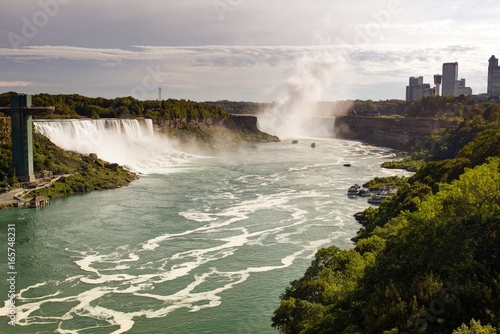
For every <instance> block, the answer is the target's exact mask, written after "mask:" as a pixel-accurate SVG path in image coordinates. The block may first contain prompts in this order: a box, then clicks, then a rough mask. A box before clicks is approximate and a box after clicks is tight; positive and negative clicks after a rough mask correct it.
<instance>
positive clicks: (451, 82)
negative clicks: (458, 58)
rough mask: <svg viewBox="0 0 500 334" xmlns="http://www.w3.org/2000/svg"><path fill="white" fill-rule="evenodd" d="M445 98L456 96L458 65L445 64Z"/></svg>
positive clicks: (443, 93)
mask: <svg viewBox="0 0 500 334" xmlns="http://www.w3.org/2000/svg"><path fill="white" fill-rule="evenodd" d="M442 79H443V92H442V95H443V96H447V95H450V96H455V95H456V94H455V82H456V81H457V79H458V63H457V62H455V63H444V64H443V77H442Z"/></svg>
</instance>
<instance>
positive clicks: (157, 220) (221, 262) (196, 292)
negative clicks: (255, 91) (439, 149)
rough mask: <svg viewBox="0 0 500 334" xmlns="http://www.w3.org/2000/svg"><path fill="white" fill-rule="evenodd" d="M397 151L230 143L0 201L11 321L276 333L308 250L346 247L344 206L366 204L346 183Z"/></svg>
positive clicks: (79, 327) (337, 144) (1, 286)
mask: <svg viewBox="0 0 500 334" xmlns="http://www.w3.org/2000/svg"><path fill="white" fill-rule="evenodd" d="M313 141H314V142H315V143H316V148H311V146H310V144H311V142H313ZM397 156H398V154H397V153H396V152H395V151H392V150H389V149H385V148H378V147H373V146H368V145H364V144H362V143H360V142H356V141H344V140H337V139H314V140H313V139H299V143H298V144H296V145H293V144H291V141H289V140H287V141H284V142H281V143H268V144H258V145H243V146H239V147H235V148H232V149H229V150H226V151H224V152H220V153H217V154H214V155H212V156H207V157H195V156H193V157H190V158H188V159H185V161H184V160H183V161H182V162H181V163H178V164H176V165H173V166H171V167H169V168H168V169H165V170H163V171H162V172H159V173H158V172H156V173H154V172H153V173H149V174H147V175H142V176H141V178H140V179H139V180H137V181H134V182H132V183H131V184H130V185H129V186H128V187H124V188H121V189H116V190H107V191H99V192H92V193H89V194H84V195H77V196H71V197H67V198H64V199H59V200H54V201H52V202H51V205H50V206H48V207H45V208H41V209H29V210H28V209H24V210H20V209H19V210H18V209H13V210H8V211H3V212H0V240H2V241H1V243H0V245H1V248H2V250H1V252H0V253H1V254H2V256H1V257H0V265H1V268H2V272H1V274H2V275H3V277H2V280H0V281H1V283H0V292H1V294H0V296H1V297H2V300H4V301H5V300H6V299H7V290H8V288H9V286H8V284H7V280H6V279H4V278H8V276H7V272H8V269H7V262H8V260H7V257H6V253H7V243H6V241H7V240H8V239H7V231H8V225H9V224H13V225H15V234H16V241H15V255H16V256H15V270H16V282H15V288H16V292H17V296H16V298H15V301H16V311H17V325H16V328H15V331H12V332H13V333H14V332H15V333H30V334H33V333H54V332H56V333H97V334H98V333H277V332H276V331H275V330H274V329H273V328H271V320H270V318H271V316H272V314H273V311H274V309H276V307H277V306H278V305H279V296H280V294H281V293H283V292H284V289H285V288H286V287H287V286H288V284H289V282H290V281H291V280H293V279H298V278H300V277H301V276H302V274H303V273H304V271H305V270H306V268H307V267H308V265H309V264H310V262H311V260H312V258H313V256H314V254H315V252H316V251H317V250H318V249H319V248H321V247H327V246H330V245H336V246H338V247H341V248H344V249H345V248H350V247H353V243H352V242H351V241H350V239H351V238H352V237H353V236H355V235H356V231H357V230H358V229H359V227H360V226H359V224H358V223H357V222H356V221H355V220H354V218H353V214H354V213H356V212H358V211H361V210H363V209H365V208H366V207H368V204H367V202H366V199H363V198H357V199H350V198H348V197H347V196H346V191H347V188H348V187H349V186H350V185H352V184H354V183H363V182H366V181H368V180H370V179H372V178H373V177H375V176H388V175H405V174H407V173H405V172H403V171H395V170H385V169H382V168H380V164H381V163H382V162H384V161H386V160H392V159H395V158H396V157H397ZM347 163H349V164H351V165H352V166H351V167H345V166H343V165H344V164H347ZM4 241H5V242H4ZM7 306H8V303H7V301H6V302H5V307H4V308H3V309H1V310H0V313H2V317H1V318H0V321H1V322H2V323H0V328H1V329H2V330H1V331H0V332H2V333H6V332H8V331H5V330H4V329H6V328H8V327H9V326H8V325H7V322H8V319H7V318H6V317H4V316H5V313H6V312H7Z"/></svg>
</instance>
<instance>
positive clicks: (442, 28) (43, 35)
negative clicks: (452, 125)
mask: <svg viewBox="0 0 500 334" xmlns="http://www.w3.org/2000/svg"><path fill="white" fill-rule="evenodd" d="M0 6H1V7H0V8H1V10H0V93H3V92H8V91H16V92H20V93H28V94H37V93H51V94H73V93H76V94H81V95H86V96H93V97H98V96H101V97H106V98H113V97H117V96H133V97H135V98H139V99H141V100H150V99H157V98H158V88H159V87H161V88H162V98H163V99H167V98H175V99H181V98H182V99H190V100H194V101H215V100H235V101H255V102H270V101H276V100H279V99H280V96H282V95H283V94H285V93H286V92H290V87H293V88H294V89H300V90H309V91H311V98H314V99H317V100H321V101H335V100H346V99H372V100H385V99H393V98H395V99H404V98H405V86H406V85H408V78H409V77H410V76H424V82H426V83H431V84H432V83H433V77H432V76H433V75H434V74H438V73H440V72H441V70H442V64H443V63H445V62H458V63H459V77H460V78H466V79H467V86H470V87H471V88H472V89H473V93H474V94H480V93H485V92H486V85H487V82H486V81H487V68H488V59H489V58H490V57H491V55H497V56H500V41H499V39H498V32H499V31H500V20H498V13H500V1H496V0H468V1H457V0H455V1H448V0H442V1H439V2H436V1H435V0H420V1H407V0H372V1H367V0H364V1H361V0H350V1H338V0H308V1H305V0H184V1H178V0H176V1H174V0H141V1H138V0H22V1H19V0H2V3H1V5H0Z"/></svg>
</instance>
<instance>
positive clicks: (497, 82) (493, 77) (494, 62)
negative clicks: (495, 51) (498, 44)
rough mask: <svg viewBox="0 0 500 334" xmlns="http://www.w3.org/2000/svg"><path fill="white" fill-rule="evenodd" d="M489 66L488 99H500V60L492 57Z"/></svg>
mask: <svg viewBox="0 0 500 334" xmlns="http://www.w3.org/2000/svg"><path fill="white" fill-rule="evenodd" d="M489 63H490V64H489V66H488V98H490V99H491V98H493V99H498V98H499V96H500V66H498V58H496V57H495V56H491V58H490V60H489Z"/></svg>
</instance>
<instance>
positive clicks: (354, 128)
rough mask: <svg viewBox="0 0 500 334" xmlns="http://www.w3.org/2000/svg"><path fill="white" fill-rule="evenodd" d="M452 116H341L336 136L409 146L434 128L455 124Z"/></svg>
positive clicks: (397, 146) (376, 143)
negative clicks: (447, 118)
mask: <svg viewBox="0 0 500 334" xmlns="http://www.w3.org/2000/svg"><path fill="white" fill-rule="evenodd" d="M458 124H459V123H458V122H457V121H454V120H446V119H436V118H416V117H405V118H388V117H367V116H341V117H337V119H336V121H335V130H334V131H335V134H336V136H337V138H344V139H356V140H362V141H365V142H367V143H370V144H374V145H380V146H387V147H391V148H395V149H401V150H411V149H412V147H413V146H414V144H415V143H416V142H417V141H418V140H419V139H421V138H422V137H424V136H426V135H427V134H429V133H431V132H432V131H434V130H438V129H442V128H454V127H457V126H458Z"/></svg>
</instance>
